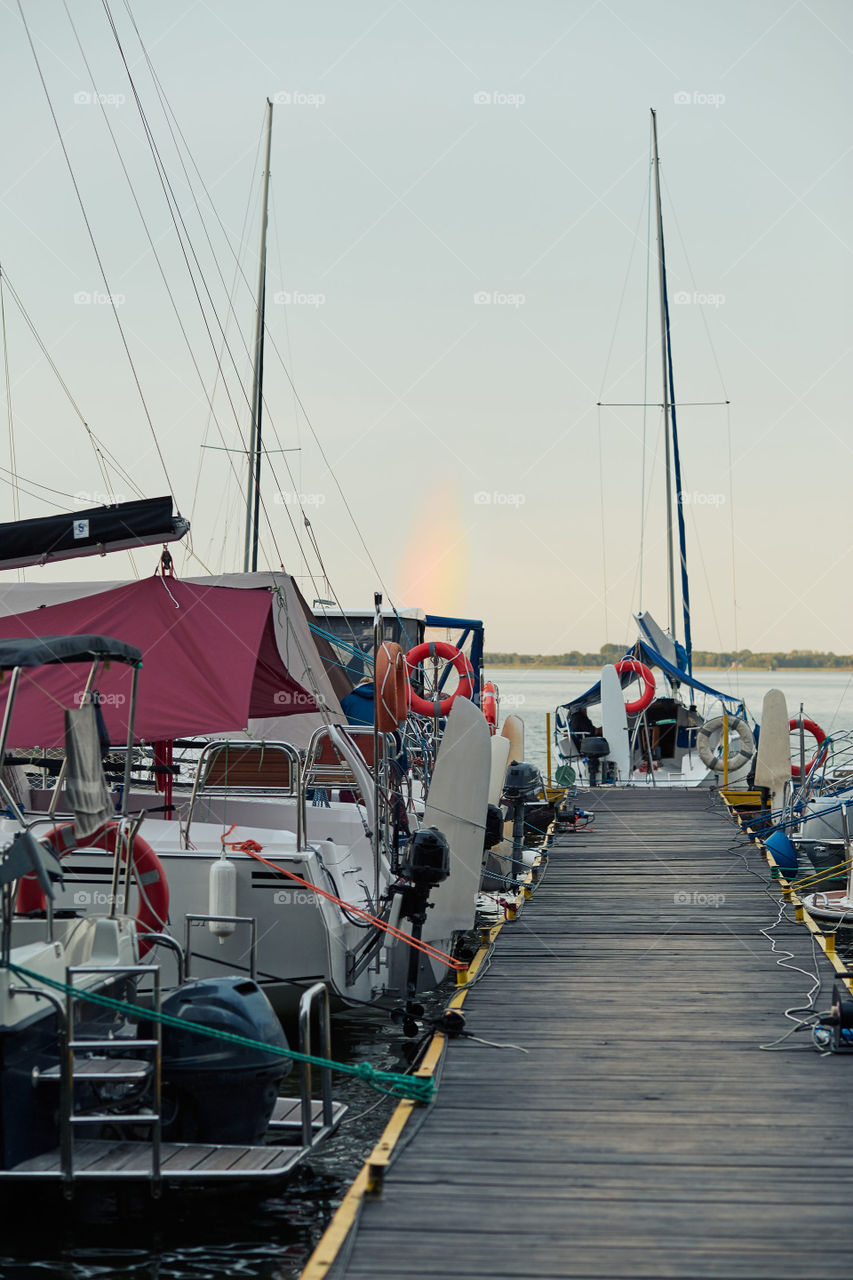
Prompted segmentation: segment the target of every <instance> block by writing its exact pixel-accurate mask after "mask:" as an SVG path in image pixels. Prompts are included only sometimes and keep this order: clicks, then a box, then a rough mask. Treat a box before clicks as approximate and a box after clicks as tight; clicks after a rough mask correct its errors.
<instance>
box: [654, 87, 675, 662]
mask: <svg viewBox="0 0 853 1280" xmlns="http://www.w3.org/2000/svg"><path fill="white" fill-rule="evenodd" d="M652 156H653V164H654V172H655V223H656V226H657V240H658V286H659V287H658V293H659V295H660V354H661V373H662V383H663V434H664V441H665V448H666V453H665V469H666V574H667V625H668V627H669V631H670V634H671V635H672V637H673V639H675V548H674V542H673V527H672V445H671V441H670V430H669V418H670V401H669V369H668V363H667V351H668V344H667V333H666V329H667V325H666V269H665V267H664V256H663V217H662V214H661V199H660V157H659V155H658V121H657V115H656V113H655V111H654V108H652Z"/></svg>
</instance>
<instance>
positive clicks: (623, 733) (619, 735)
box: [601, 663, 631, 782]
mask: <svg viewBox="0 0 853 1280" xmlns="http://www.w3.org/2000/svg"><path fill="white" fill-rule="evenodd" d="M601 730H602V733H603V734H604V736H605V738H606V739H607V744H608V746H609V748H610V752H609V758H610V759H611V760H612V761H613V762H614V763H615V765H616V776H617V779H618V781H619V782H627V781H628V778H629V777H630V776H631V740H630V738H629V737H628V716H627V715H626V713H625V694H624V693H623V692H622V686H621V684H620V683H619V675H618V673H617V671H616V668H615V667H614V666H613V665H612V664H611V663H608V664H607V666H606V667H602V668H601Z"/></svg>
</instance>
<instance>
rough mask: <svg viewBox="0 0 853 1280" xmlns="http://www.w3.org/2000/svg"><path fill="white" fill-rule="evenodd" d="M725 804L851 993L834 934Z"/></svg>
mask: <svg viewBox="0 0 853 1280" xmlns="http://www.w3.org/2000/svg"><path fill="white" fill-rule="evenodd" d="M726 804H727V807H728V810H729V813H730V814H731V815H732V816H733V817H734V819H735V821H736V822H737V824H738V826H739V827H740V828H741V830H742V831H744V832H746V834H747V835H749V836H752V837H753V839H754V840H755V843H756V844H757V845H758V847H759V848H760V849H761V852H762V853H763V855H764V857H765V858H766V860H767V862H768V863H769V864H770V866H771V867H775V868H776V871H777V873H778V874H777V877H776V879H777V881H778V884H779V887H780V889H781V892H782V897H783V898H785V900H786V901H787V902H790V903H791V905H792V906H793V908H794V918H795V920H797V921H798V922H799V923H800V924H804V925H805V926H806V928H807V929H808V931H809V933H811V934H812V935H813V937H814V940H815V942H816V943H817V945H818V946H819V947H820V949H821V951H822V952H823V954H824V955H825V956H826V958H827V960H828V961H829V962H830V964H831V965H832V967H833V969H834V970H835V972H836V973H837V974H838V976H839V977H840V978H841V979H842V980H843V981H844V982H846V984H847V988H848V990H849V991H850V993H851V994H853V976H851V973H850V970H849V969H848V968H847V965H846V964H845V963H844V961H843V960H840V959H839V957H838V955H837V953H836V950H835V934H834V933H824V931H823V929H822V928H821V926H820V923H819V921H817V920H816V919H815V918H814V916H813V915H812V914H811V912H810V911H809V909H808V908H807V907H806V906H805V904H804V903H803V900H802V898H801V897H800V896H799V894H798V893H797V892H796V888H795V885H794V884H793V883H792V882H791V881H790V880H788V879H787V878H786V877H785V876H783V875H782V872H781V869H780V867H779V864H778V862H777V861H776V859H775V858H774V857H773V853H772V851H771V850H770V849H768V848H767V845H766V844H765V843H764V841H763V840H762V839H761V837H760V836H759V835H758V834H757V832H755V831H753V829H752V827H750V826H747V824H746V823H745V822H741V821H740V820H739V819H738V816H737V811H736V807H735V806H734V805H732V804H729V803H728V801H726Z"/></svg>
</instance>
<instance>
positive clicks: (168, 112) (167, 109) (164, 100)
mask: <svg viewBox="0 0 853 1280" xmlns="http://www.w3.org/2000/svg"><path fill="white" fill-rule="evenodd" d="M104 3H106V0H104ZM124 6H125V9H126V10H127V13H128V16H129V18H130V21H131V23H132V25H133V28H134V31H135V32H136V36H137V39H138V40H139V44H140V48H141V50H142V54H143V57H144V59H145V62H146V64H147V66H148V70H149V72H150V74H151V78H152V82H153V84H154V86H155V89H156V91H157V94H158V97H159V99H160V103H161V106H162V108H163V112H164V115H165V116H166V118H167V124H169V118H171V121H173V122H174V130H173V129H172V126H171V124H169V130H170V133H171V134H172V138H173V141H175V146H176V148H177V141H176V140H175V132H177V134H178V137H180V139H181V142H182V143H183V146H184V149H185V151H186V154H187V157H188V159H189V162H190V164H191V165H192V167H193V170H194V171H195V173H196V175H197V177H198V180H199V183H200V184H201V188H202V190H203V191H204V194H205V195H206V197H207V199H208V202H209V204H210V207H211V210H212V212H213V215H214V218H215V219H216V221H217V223H218V225H219V228H220V230H221V232H222V234H223V237H224V239H225V243H226V245H227V247H228V249H229V250H230V252H231V253H232V255H233V256H234V258H235V261H237V262H239V258H238V256H237V254H236V251H235V249H234V247H233V245H232V244H231V240H230V237H229V236H228V232H227V230H226V228H225V226H224V225H223V223H222V219H221V218H220V216H219V214H218V212H217V209H216V206H215V205H214V203H213V201H212V200H211V198H210V192H209V191H208V189H207V186H206V184H205V182H204V178H203V177H202V174H201V172H200V170H199V168H198V165H197V164H196V161H195V159H194V157H193V154H192V151H191V149H190V147H189V145H188V143H187V140H186V138H185V136H184V134H183V131H182V130H181V127H180V124H179V123H178V120H177V117H176V116H175V113H174V111H173V110H172V107H171V105H170V103H169V100H168V97H167V95H166V93H165V90H164V89H163V87H162V84H161V83H160V80H159V77H158V76H157V73H156V70H155V69H154V65H153V63H152V61H151V58H150V55H149V54H148V51H147V49H146V47H145V44H144V42H143V40H142V36H141V34H140V32H139V29H138V27H137V25H136V20H135V18H134V16H133V12H132V10H131V8H130V3H129V0H124ZM181 164H182V167H184V166H183V160H181ZM184 173H185V176H186V177H187V182H188V186H189V188H190V191H191V194H192V196H193V200H194V202H195V204H196V209H197V210H198V212H199V216H200V218H201V212H200V209H199V207H198V201H197V198H196V196H195V191H194V188H193V187H192V184H191V183H190V181H189V176H188V175H187V174H186V169H185V168H184ZM239 269H240V274H241V276H242V277H243V280H244V282H245V283H246V285H247V286H248V287H251V286H249V282H248V280H246V276H245V273H244V272H243V270H242V266H240V268H239ZM267 340H268V341H269V343H270V345H271V346H272V349H273V351H274V353H275V355H276V358H277V359H278V362H279V364H280V365H281V368H282V371H283V373H284V375H285V377H286V379H287V381H288V383H289V384H290V388H291V391H292V392H293V396H294V398H295V400H296V403H297V405H298V406H299V410H300V412H301V414H302V416H303V418H304V420H305V424H306V426H307V427H308V430H309V431H310V433H311V437H312V439H313V440H314V443H315V445H316V447H317V450H318V452H319V453H320V456H321V458H322V459H323V463H324V464H325V467H326V470H327V471H328V473H329V475H330V476H331V478H332V481H333V483H334V485H335V488H336V489H337V491H338V494H339V496H340V498H341V501H342V503H343V505H344V509H345V510H346V512H347V515H348V516H349V519H350V521H351V523H352V525H353V528H354V529H355V532H356V534H357V536H358V539H359V542H360V543H361V545H362V548H363V549H364V553H365V555H366V556H367V559H368V562H369V563H370V566H371V568H372V569H373V571H374V573H375V574H376V579H377V581H378V582H379V584H380V586H381V587H382V590H383V592H384V594H385V596H386V598H387V599H388V600H389V602H392V603H393V601H392V596H391V593H390V592H389V590H388V587H387V585H386V583H385V582H384V580H383V578H382V574H381V573H380V571H379V569H378V567H377V565H376V561H375V560H374V559H373V556H372V555H371V552H370V549H369V547H368V546H367V543H366V541H365V539H364V536H363V534H362V532H361V528H360V526H359V524H358V521H357V520H356V518H355V515H354V513H353V511H352V508H351V506H350V504H349V502H348V500H347V497H346V494H345V493H344V490H343V488H342V486H341V483H340V481H339V480H338V477H337V474H336V472H335V470H334V467H333V466H332V464H331V462H330V461H329V458H328V455H327V454H326V451H325V449H324V448H323V445H322V442H321V441H320V438H319V436H318V435H317V432H316V430H315V428H314V425H313V423H312V421H311V417H310V415H309V413H308V410H307V409H306V407H305V404H304V402H303V400H302V398H301V396H300V395H299V391H298V390H297V387H296V384H295V382H294V381H293V378H292V376H291V373H290V370H289V368H288V365H287V362H286V361H285V359H284V356H283V355H282V353H281V349H280V348H279V345H278V343H277V342H276V340H275V336H274V335H273V334H272V333H270V332H267ZM265 409H266V402H265ZM395 611H396V610H395Z"/></svg>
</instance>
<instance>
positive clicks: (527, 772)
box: [503, 760, 542, 880]
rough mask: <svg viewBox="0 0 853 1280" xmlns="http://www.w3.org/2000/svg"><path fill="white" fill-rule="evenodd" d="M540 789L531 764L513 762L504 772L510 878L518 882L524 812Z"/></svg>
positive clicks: (534, 769) (539, 777)
mask: <svg viewBox="0 0 853 1280" xmlns="http://www.w3.org/2000/svg"><path fill="white" fill-rule="evenodd" d="M541 787H542V778H541V775H540V773H539V770H538V769H536V768H535V767H534V766H533V765H532V764H525V763H522V762H519V761H518V760H513V762H512V764H511V765H510V766H509V768H508V769H507V771H506V781H505V782H504V792H503V799H504V801H505V802H506V806H507V810H506V820H507V822H512V876H513V879H514V880H518V879H519V877H520V876H522V875H523V874H524V860H523V858H522V854H523V853H524V810H525V806H526V805H528V804H532V803H533V802H534V801H535V800H536V799H537V797H538V795H539V791H540V790H541Z"/></svg>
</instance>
